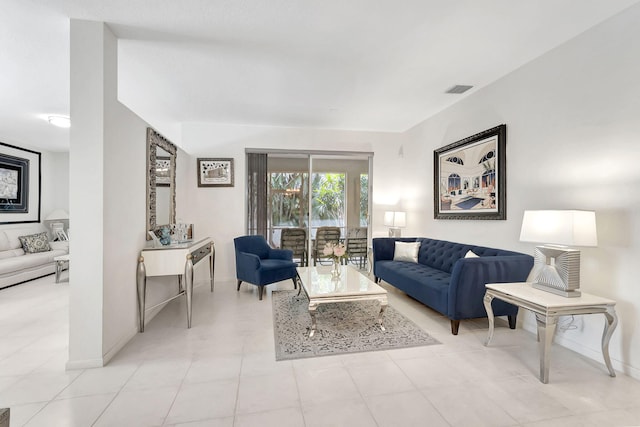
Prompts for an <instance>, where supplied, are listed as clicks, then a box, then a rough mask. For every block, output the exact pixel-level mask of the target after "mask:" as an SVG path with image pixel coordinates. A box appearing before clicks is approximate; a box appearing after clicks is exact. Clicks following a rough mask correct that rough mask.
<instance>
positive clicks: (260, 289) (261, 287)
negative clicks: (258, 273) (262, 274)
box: [258, 286, 264, 301]
mask: <svg viewBox="0 0 640 427" xmlns="http://www.w3.org/2000/svg"><path fill="white" fill-rule="evenodd" d="M263 292H264V286H258V299H259V300H260V301H262V293H263Z"/></svg>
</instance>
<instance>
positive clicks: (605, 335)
mask: <svg viewBox="0 0 640 427" xmlns="http://www.w3.org/2000/svg"><path fill="white" fill-rule="evenodd" d="M604 316H605V318H606V323H605V324H604V331H603V332H602V356H603V357H604V363H605V365H607V369H608V370H609V375H611V376H612V377H615V376H616V371H614V370H613V366H611V358H610V357H609V340H610V339H611V335H613V331H614V330H615V329H616V326H618V315H617V314H616V310H615V309H614V308H613V307H607V311H606V312H605V313H604Z"/></svg>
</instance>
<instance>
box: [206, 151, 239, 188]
mask: <svg viewBox="0 0 640 427" xmlns="http://www.w3.org/2000/svg"><path fill="white" fill-rule="evenodd" d="M198 187H233V159H200V158H199V159H198Z"/></svg>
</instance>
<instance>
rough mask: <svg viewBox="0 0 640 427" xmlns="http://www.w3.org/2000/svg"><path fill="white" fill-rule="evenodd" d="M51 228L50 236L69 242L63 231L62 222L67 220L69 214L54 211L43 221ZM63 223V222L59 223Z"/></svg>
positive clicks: (59, 210)
mask: <svg viewBox="0 0 640 427" xmlns="http://www.w3.org/2000/svg"><path fill="white" fill-rule="evenodd" d="M44 220H45V221H48V222H49V226H50V227H51V234H52V235H53V238H54V239H58V240H69V237H68V236H67V233H66V232H65V231H64V221H68V220H69V214H68V213H67V211H65V210H64V209H56V210H54V211H53V212H51V213H50V214H49V215H48V216H47V217H46V218H45V219H44ZM60 221H63V222H60Z"/></svg>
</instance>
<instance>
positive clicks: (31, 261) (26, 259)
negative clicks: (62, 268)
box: [0, 250, 67, 276]
mask: <svg viewBox="0 0 640 427" xmlns="http://www.w3.org/2000/svg"><path fill="white" fill-rule="evenodd" d="M66 253H67V252H66V251H63V250H55V251H48V252H39V253H35V254H26V255H24V256H18V257H14V258H8V259H4V260H2V262H0V276H1V275H6V274H15V273H17V272H19V271H21V270H28V269H30V268H34V267H38V266H41V265H45V264H49V263H51V264H53V258H55V257H57V256H59V255H64V254H66Z"/></svg>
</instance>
